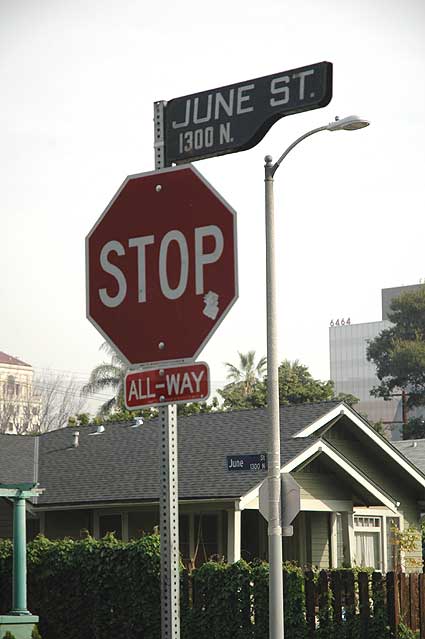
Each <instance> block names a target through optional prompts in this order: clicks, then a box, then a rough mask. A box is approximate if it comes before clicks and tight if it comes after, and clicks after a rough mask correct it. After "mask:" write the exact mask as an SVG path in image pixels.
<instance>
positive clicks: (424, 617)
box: [419, 573, 425, 639]
mask: <svg viewBox="0 0 425 639" xmlns="http://www.w3.org/2000/svg"><path fill="white" fill-rule="evenodd" d="M419 630H420V632H421V639H425V574H424V573H422V574H420V575H419Z"/></svg>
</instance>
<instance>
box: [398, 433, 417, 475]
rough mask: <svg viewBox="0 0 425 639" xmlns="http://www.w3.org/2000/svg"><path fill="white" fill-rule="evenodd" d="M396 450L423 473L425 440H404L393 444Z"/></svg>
mask: <svg viewBox="0 0 425 639" xmlns="http://www.w3.org/2000/svg"><path fill="white" fill-rule="evenodd" d="M393 445H394V446H395V447H396V448H397V450H398V451H399V452H400V453H402V454H403V455H404V456H405V457H407V459H408V460H409V461H410V462H411V463H412V464H414V465H415V466H416V467H417V468H419V470H421V471H422V472H423V473H425V439H414V440H406V441H401V442H393Z"/></svg>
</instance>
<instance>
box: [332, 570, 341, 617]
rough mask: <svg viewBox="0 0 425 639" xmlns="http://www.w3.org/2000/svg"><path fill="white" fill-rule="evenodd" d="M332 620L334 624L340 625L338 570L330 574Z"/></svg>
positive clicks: (339, 577)
mask: <svg viewBox="0 0 425 639" xmlns="http://www.w3.org/2000/svg"><path fill="white" fill-rule="evenodd" d="M331 588H332V595H333V601H332V607H333V613H334V614H333V618H334V622H335V623H336V624H340V623H342V582H341V573H340V571H339V570H334V571H333V572H331Z"/></svg>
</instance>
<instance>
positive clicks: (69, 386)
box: [34, 370, 86, 433]
mask: <svg viewBox="0 0 425 639" xmlns="http://www.w3.org/2000/svg"><path fill="white" fill-rule="evenodd" d="M34 393H35V395H36V396H37V397H39V398H40V411H39V426H38V430H39V432H41V433H45V432H47V431H49V430H56V429H57V428H63V427H64V426H66V425H67V424H68V420H69V417H70V416H71V415H75V414H76V413H81V412H82V411H83V408H84V405H85V403H86V400H85V398H84V397H82V396H81V386H80V384H78V383H77V381H76V380H75V379H73V378H66V377H64V376H63V375H56V374H54V373H53V372H51V371H49V370H47V371H44V372H43V373H42V374H41V375H39V376H38V377H36V379H35V380H34Z"/></svg>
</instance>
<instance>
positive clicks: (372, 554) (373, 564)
mask: <svg viewBox="0 0 425 639" xmlns="http://www.w3.org/2000/svg"><path fill="white" fill-rule="evenodd" d="M354 537H355V553H356V554H355V556H356V563H357V565H358V566H362V567H367V568H375V569H376V570H380V568H381V539H382V517H367V516H362V515H355V517H354Z"/></svg>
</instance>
